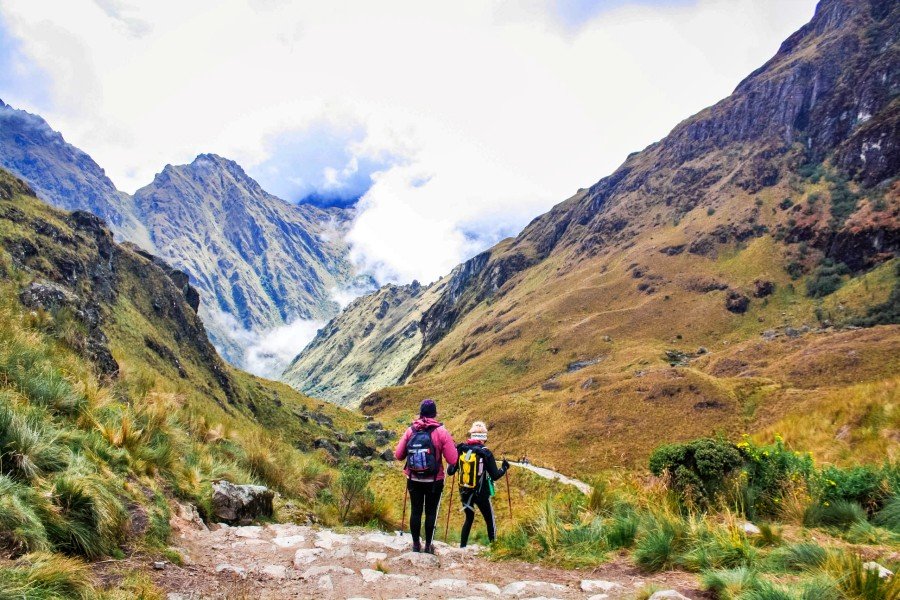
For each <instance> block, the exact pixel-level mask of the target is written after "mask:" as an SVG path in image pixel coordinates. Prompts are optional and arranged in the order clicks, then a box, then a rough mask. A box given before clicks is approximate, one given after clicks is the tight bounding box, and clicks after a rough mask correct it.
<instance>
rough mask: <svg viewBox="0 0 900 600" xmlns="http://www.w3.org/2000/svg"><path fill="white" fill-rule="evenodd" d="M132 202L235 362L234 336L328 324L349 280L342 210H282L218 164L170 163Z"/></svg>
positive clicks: (212, 160)
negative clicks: (336, 295) (294, 324)
mask: <svg viewBox="0 0 900 600" xmlns="http://www.w3.org/2000/svg"><path fill="white" fill-rule="evenodd" d="M134 199H135V203H136V205H137V207H138V210H139V211H140V214H141V215H142V218H143V220H144V222H145V223H146V225H147V228H148V230H149V232H150V237H151V240H152V242H153V244H154V246H155V247H156V248H157V251H158V253H159V254H160V256H161V257H163V258H164V259H165V260H166V261H168V262H170V263H171V264H173V265H174V266H176V267H177V268H179V269H183V270H184V271H186V272H188V273H190V275H191V278H192V282H194V284H195V285H196V286H197V287H198V289H199V290H200V293H201V315H202V316H203V318H204V321H205V322H206V323H207V326H208V328H209V331H210V335H211V337H212V339H213V341H214V342H215V343H216V345H217V347H219V348H220V349H221V350H222V351H223V352H224V353H225V355H226V357H227V358H229V360H231V361H232V362H234V363H235V364H243V356H242V355H241V352H242V350H243V348H242V343H241V333H242V332H240V331H238V332H237V333H235V331H234V330H235V328H243V329H246V330H254V331H261V330H265V329H267V328H270V327H274V326H278V325H282V324H284V323H290V322H291V321H293V320H295V319H316V320H325V319H328V318H330V317H332V316H333V315H334V314H336V312H337V310H338V306H337V304H336V303H335V302H334V301H333V300H332V299H331V295H332V294H333V292H334V291H335V290H336V289H337V288H340V287H342V286H346V285H348V284H350V283H351V282H352V279H353V276H352V267H351V265H350V263H349V261H348V260H347V248H346V247H345V245H344V243H343V241H342V234H341V229H342V228H343V227H344V226H345V225H346V222H347V219H348V218H349V214H348V213H347V212H346V211H344V210H342V209H320V208H317V207H315V206H311V205H292V204H288V203H287V202H284V201H283V200H280V199H279V198H276V197H275V196H272V195H271V194H268V193H266V192H265V191H264V190H263V189H262V188H261V187H260V186H259V184H258V183H256V181H254V180H253V179H251V178H250V177H248V176H247V174H246V173H245V172H244V170H243V169H241V167H240V166H239V165H237V163H235V162H233V161H230V160H227V159H224V158H222V157H220V156H216V155H214V154H202V155H200V156H198V157H197V158H196V159H195V160H194V162H192V163H191V164H189V165H181V166H172V165H168V166H166V168H165V169H163V170H162V172H161V173H159V174H158V175H157V176H156V178H155V179H154V180H153V182H152V183H151V184H150V185H148V186H146V187H143V188H141V189H140V190H138V191H137V192H136V193H135V196H134ZM223 313H225V314H227V315H230V316H232V317H233V318H234V320H236V322H234V320H232V319H228V318H227V317H224V318H223V316H222V314H223Z"/></svg>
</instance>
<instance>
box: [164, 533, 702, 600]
mask: <svg viewBox="0 0 900 600" xmlns="http://www.w3.org/2000/svg"><path fill="white" fill-rule="evenodd" d="M173 525H176V532H175V534H174V536H173V543H174V544H177V546H178V547H179V548H180V549H181V550H182V551H183V553H184V555H185V558H186V560H185V564H184V565H183V566H180V567H179V566H176V565H173V564H167V565H166V567H165V568H164V569H163V570H159V571H152V574H153V576H154V580H155V581H156V582H157V584H158V585H160V586H161V587H162V588H163V589H164V590H165V591H166V592H167V593H168V600H188V599H190V600H199V599H201V598H229V599H231V598H234V599H241V598H247V599H249V598H263V599H274V598H345V599H346V598H369V599H372V600H374V599H388V598H423V599H425V598H428V599H431V598H434V599H448V598H460V599H463V598H465V599H467V600H475V599H476V598H485V599H498V600H502V599H506V598H521V599H525V598H560V599H568V598H580V599H590V600H605V599H609V600H615V599H625V598H634V597H635V595H636V593H637V591H638V590H639V589H641V588H642V587H644V585H645V584H647V583H650V582H652V583H655V584H657V585H664V586H666V587H670V588H675V589H680V590H682V591H685V590H688V591H687V592H686V593H687V595H688V596H689V597H696V596H692V595H691V592H690V589H691V588H692V587H694V586H695V585H696V584H695V582H694V580H693V578H692V577H691V576H689V575H686V574H683V573H669V574H662V575H658V576H655V577H653V578H647V577H645V576H643V575H642V574H641V573H639V572H638V571H637V570H636V569H634V567H632V566H631V565H630V563H628V562H627V561H626V560H625V559H618V560H616V561H613V562H611V563H609V564H607V565H604V566H603V567H601V568H600V569H598V570H596V571H593V572H587V571H582V572H579V571H571V570H566V569H556V568H551V567H545V566H540V565H533V564H528V563H522V562H517V561H499V562H494V561H491V560H489V559H488V558H486V557H484V556H481V555H480V554H479V548H477V547H470V548H466V549H460V548H454V547H450V546H447V545H446V544H442V543H438V544H437V555H436V556H432V555H429V554H418V553H413V552H410V545H411V542H410V538H409V536H408V535H406V536H403V537H401V536H399V535H396V534H388V533H381V532H376V531H369V530H352V531H349V532H335V531H331V530H328V529H316V528H313V527H309V526H299V525H290V524H273V525H265V526H247V527H227V526H225V527H223V526H219V527H217V528H216V529H215V530H213V531H210V530H207V529H204V528H202V527H201V526H199V525H197V524H196V523H192V522H188V521H185V522H181V523H174V522H173Z"/></svg>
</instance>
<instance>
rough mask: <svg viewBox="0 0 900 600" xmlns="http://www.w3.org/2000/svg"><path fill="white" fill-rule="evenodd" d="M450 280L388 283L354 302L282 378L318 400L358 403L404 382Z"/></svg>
mask: <svg viewBox="0 0 900 600" xmlns="http://www.w3.org/2000/svg"><path fill="white" fill-rule="evenodd" d="M444 286H445V280H440V281H436V282H435V283H433V284H431V285H429V286H422V285H421V284H419V282H417V281H414V282H413V283H411V284H409V285H403V286H397V285H387V286H385V287H383V288H381V289H380V290H378V291H377V292H375V293H373V294H370V295H368V296H363V297H361V298H357V299H356V300H354V301H353V302H352V303H351V304H350V305H349V306H348V307H347V308H346V309H345V310H344V311H343V312H342V313H341V314H340V315H338V316H337V317H335V318H334V319H332V320H331V321H330V322H329V323H328V325H326V326H325V327H323V328H322V329H320V330H319V332H318V333H317V334H316V337H315V339H313V341H312V342H310V344H309V345H308V346H307V347H306V348H304V349H303V351H302V352H301V353H300V354H299V355H297V357H296V358H295V359H294V360H293V361H292V362H291V364H290V365H289V366H288V368H287V369H286V370H285V372H284V375H283V376H282V378H281V379H282V381H284V382H285V383H287V384H289V385H292V386H293V387H295V388H297V389H298V390H300V391H301V392H303V393H305V394H309V395H310V396H313V397H315V398H322V399H323V400H328V401H329V402H332V403H334V404H338V405H341V406H357V405H359V402H360V401H361V400H362V399H363V398H364V397H365V396H366V395H367V394H369V393H371V392H374V391H377V390H379V389H381V388H383V387H387V386H392V385H397V384H398V383H401V382H402V379H403V376H404V375H405V372H406V368H407V366H408V365H409V362H410V361H411V360H412V359H413V358H414V357H415V356H416V355H417V354H418V353H419V352H420V351H421V349H422V341H423V337H422V332H421V330H420V328H419V320H420V319H421V318H422V312H423V311H424V310H425V309H426V308H427V307H429V306H431V305H432V304H433V303H434V301H435V300H436V299H437V298H438V297H439V296H440V295H441V294H442V293H443V291H444Z"/></svg>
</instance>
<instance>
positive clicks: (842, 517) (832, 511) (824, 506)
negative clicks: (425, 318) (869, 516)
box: [803, 500, 866, 529]
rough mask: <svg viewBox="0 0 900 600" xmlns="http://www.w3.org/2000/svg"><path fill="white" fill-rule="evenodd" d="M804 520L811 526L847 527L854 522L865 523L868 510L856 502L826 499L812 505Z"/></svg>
mask: <svg viewBox="0 0 900 600" xmlns="http://www.w3.org/2000/svg"><path fill="white" fill-rule="evenodd" d="M803 521H804V524H805V525H807V526H809V527H818V526H824V527H839V528H843V529H847V528H849V527H850V526H851V525H853V524H854V523H865V522H866V511H864V510H863V508H862V507H861V506H860V505H859V504H857V503H856V502H849V501H847V500H834V501H829V500H824V501H822V502H816V503H814V504H812V505H810V507H809V508H808V509H807V511H806V515H804V518H803Z"/></svg>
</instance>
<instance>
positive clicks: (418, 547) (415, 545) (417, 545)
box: [413, 542, 422, 552]
mask: <svg viewBox="0 0 900 600" xmlns="http://www.w3.org/2000/svg"><path fill="white" fill-rule="evenodd" d="M421 551H422V544H420V543H419V542H413V552H421Z"/></svg>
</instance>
